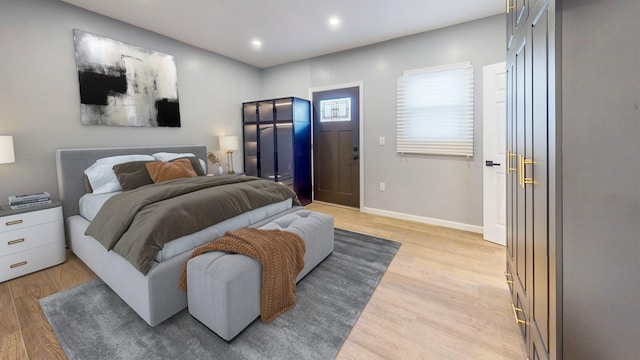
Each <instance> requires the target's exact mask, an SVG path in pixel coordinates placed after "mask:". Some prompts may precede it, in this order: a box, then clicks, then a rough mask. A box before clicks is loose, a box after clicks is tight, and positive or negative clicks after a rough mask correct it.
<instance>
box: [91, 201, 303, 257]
mask: <svg viewBox="0 0 640 360" xmlns="http://www.w3.org/2000/svg"><path fill="white" fill-rule="evenodd" d="M116 194H119V192H113V193H108V194H92V193H88V194H85V195H83V196H82V197H81V198H80V201H79V210H80V215H81V216H82V217H84V218H85V219H87V220H89V221H91V220H93V219H94V218H95V216H96V214H97V213H98V211H100V208H101V207H102V205H103V204H104V203H105V202H106V201H107V200H108V199H109V198H111V197H112V196H114V195H116ZM291 208H292V201H291V199H287V200H283V201H280V202H277V203H273V204H270V205H267V206H263V207H261V208H258V209H254V210H251V211H248V212H246V213H243V214H240V215H238V216H236V217H233V218H230V219H227V220H225V221H222V222H220V223H218V224H215V225H212V226H209V227H208V228H205V229H203V230H200V231H198V232H196V233H193V234H190V235H187V236H183V237H180V238H177V239H175V240H173V241H170V242H168V243H166V244H165V246H164V247H163V248H162V249H161V250H160V251H159V252H158V255H156V257H155V261H157V262H162V261H165V260H168V259H171V258H172V257H174V256H176V255H179V254H182V253H184V252H185V251H190V250H193V249H195V248H197V247H198V246H200V245H204V244H206V243H207V242H209V241H212V240H214V239H217V238H219V237H220V236H222V235H224V233H225V231H231V230H237V229H240V228H243V227H247V226H249V225H252V224H257V223H259V222H260V221H262V220H264V219H267V218H270V217H271V216H273V215H276V214H278V213H282V212H285V211H286V210H289V209H291Z"/></svg>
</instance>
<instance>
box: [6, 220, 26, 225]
mask: <svg viewBox="0 0 640 360" xmlns="http://www.w3.org/2000/svg"><path fill="white" fill-rule="evenodd" d="M4 224H5V225H7V226H11V225H18V224H22V220H13V221H7V222H6V223H4Z"/></svg>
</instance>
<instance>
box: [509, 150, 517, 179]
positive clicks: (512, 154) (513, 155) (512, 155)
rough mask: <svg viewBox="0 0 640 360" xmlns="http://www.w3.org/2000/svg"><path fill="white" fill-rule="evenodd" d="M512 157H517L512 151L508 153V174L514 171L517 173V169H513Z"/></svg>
mask: <svg viewBox="0 0 640 360" xmlns="http://www.w3.org/2000/svg"><path fill="white" fill-rule="evenodd" d="M512 157H516V153H512V152H511V151H507V174H510V173H512V172H514V171H516V170H517V169H516V168H514V167H511V158H512Z"/></svg>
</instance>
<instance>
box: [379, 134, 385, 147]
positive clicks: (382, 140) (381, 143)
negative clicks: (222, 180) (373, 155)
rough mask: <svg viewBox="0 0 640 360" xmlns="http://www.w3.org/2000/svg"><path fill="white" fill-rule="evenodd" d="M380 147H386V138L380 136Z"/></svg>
mask: <svg viewBox="0 0 640 360" xmlns="http://www.w3.org/2000/svg"><path fill="white" fill-rule="evenodd" d="M378 143H379V144H380V146H384V143H385V140H384V136H380V139H379V142H378Z"/></svg>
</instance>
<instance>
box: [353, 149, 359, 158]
mask: <svg viewBox="0 0 640 360" xmlns="http://www.w3.org/2000/svg"><path fill="white" fill-rule="evenodd" d="M358 158H360V154H359V153H358V147H357V146H354V147H353V160H358Z"/></svg>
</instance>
